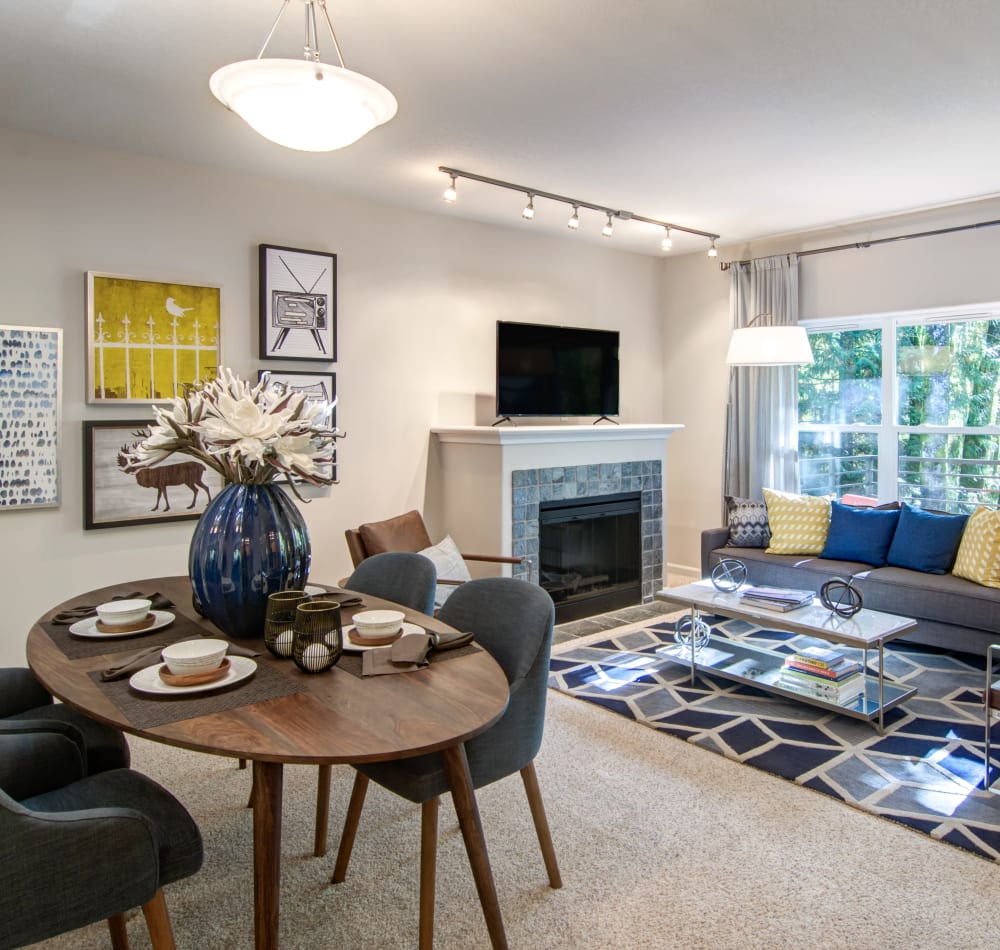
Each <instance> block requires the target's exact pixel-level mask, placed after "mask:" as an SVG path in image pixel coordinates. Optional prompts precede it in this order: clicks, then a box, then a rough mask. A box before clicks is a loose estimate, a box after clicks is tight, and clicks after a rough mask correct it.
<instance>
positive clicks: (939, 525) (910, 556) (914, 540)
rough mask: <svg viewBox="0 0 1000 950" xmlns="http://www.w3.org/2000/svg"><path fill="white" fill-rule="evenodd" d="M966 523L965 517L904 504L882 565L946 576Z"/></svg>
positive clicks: (953, 561) (966, 518)
mask: <svg viewBox="0 0 1000 950" xmlns="http://www.w3.org/2000/svg"><path fill="white" fill-rule="evenodd" d="M968 520H969V516H968V515H945V514H933V513H931V512H929V511H924V510H923V509H921V508H914V507H913V505H908V504H906V503H904V504H903V508H902V510H901V511H900V513H899V524H898V525H896V534H895V536H894V537H893V539H892V545H891V546H890V547H889V555H888V557H887V558H886V562H887V563H888V564H890V565H892V566H893V567H908V568H909V569H910V570H911V571H923V572H924V573H925V574H947V573H948V571H950V570H951V566H952V564H954V563H955V555H956V554H957V553H958V545H959V544H960V543H961V541H962V532H963V531H964V530H965V522H966V521H968Z"/></svg>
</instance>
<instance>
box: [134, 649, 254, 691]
mask: <svg viewBox="0 0 1000 950" xmlns="http://www.w3.org/2000/svg"><path fill="white" fill-rule="evenodd" d="M163 666H166V664H165V663H157V664H156V665H155V666H147V667H146V668H145V669H144V670H139V672H138V673H133V674H132V678H131V679H130V680H129V681H128V685H129V686H131V687H132V688H133V689H137V690H139V692H140V693H152V694H153V695H155V696H186V695H188V694H189V693H205V692H207V691H208V690H210V689H222V687H223V686H232V685H233V683H238V682H240V680H245V679H246V678H247V677H248V676H252V675H253V672H254V670H256V669H257V663H256V661H255V660H252V659H250V657H248V656H231V657H229V670H228V671H227V672H226V675H225V676H223V677H222V679H220V680H214V681H213V682H211V683H199V684H198V685H197V686H170V685H168V684H167V683H164V682H163V680H161V679H160V668H161V667H163Z"/></svg>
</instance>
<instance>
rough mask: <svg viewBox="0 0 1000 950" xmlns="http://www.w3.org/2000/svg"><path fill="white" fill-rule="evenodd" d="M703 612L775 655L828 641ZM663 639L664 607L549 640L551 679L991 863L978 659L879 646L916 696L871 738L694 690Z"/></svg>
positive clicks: (756, 694) (713, 690)
mask: <svg viewBox="0 0 1000 950" xmlns="http://www.w3.org/2000/svg"><path fill="white" fill-rule="evenodd" d="M671 616H676V614H674V615H671ZM703 619H704V620H706V621H707V622H709V623H710V624H711V625H712V628H713V632H714V633H715V634H718V635H722V636H723V637H731V638H735V639H750V640H752V641H754V642H756V643H758V644H760V645H762V646H767V647H770V648H772V649H774V650H777V651H779V652H782V653H792V652H796V651H797V650H799V649H801V648H802V647H803V646H808V645H819V646H829V644H825V643H821V642H819V641H816V640H813V639H810V638H808V637H803V636H798V635H794V634H790V633H783V632H781V631H777V630H768V629H766V628H764V627H759V626H755V625H753V624H750V623H747V622H745V621H742V620H732V619H726V618H722V617H711V616H706V615H703ZM674 644H675V640H674V625H673V621H672V620H671V619H670V618H669V617H668V616H664V617H661V618H654V619H652V620H646V621H644V622H639V623H633V624H630V625H628V626H625V627H620V628H617V629H613V630H607V631H602V632H600V633H594V634H591V635H590V636H587V637H582V638H580V639H577V640H574V641H570V642H567V643H562V644H559V645H557V646H555V647H553V650H552V663H551V676H550V686H551V687H552V688H554V689H557V690H559V691H561V692H564V693H568V694H569V695H571V696H574V697H576V698H577V699H581V700H585V701H586V702H589V703H594V704H597V705H599V706H603V707H604V708H606V709H609V710H611V711H613V712H615V713H618V714H619V715H622V716H626V717H628V718H629V719H634V720H635V721H636V722H639V723H642V724H643V725H646V726H649V727H651V728H653V729H656V730H659V731H661V732H665V733H668V734H669V735H671V736H675V737H677V738H680V739H684V740H685V741H687V742H691V743H694V744H696V745H698V746H701V747H702V748H705V749H710V750H711V751H713V752H716V753H719V754H720V755H724V756H726V757H727V758H730V759H734V760H736V761H737V762H741V763H744V764H746V765H751V766H754V767H756V768H759V769H762V770H764V771H766V772H770V773H772V774H774V775H778V776H781V777H782V778H785V779H787V780H789V781H791V782H795V783H796V784H798V785H801V786H803V787H805V788H809V789H813V790H814V791H817V792H821V793H823V794H824V795H829V796H831V797H833V798H836V799H839V800H840V801H842V802H845V803H847V804H849V805H852V806H854V807H856V808H860V809H863V810H864V811H868V812H871V813H873V814H875V815H879V816H881V817H883V818H887V819H890V820H892V821H895V822H899V823H900V824H903V825H907V826H909V827H910V828H913V829H915V830H916V831H919V832H922V833H924V834H927V835H930V836H931V837H932V838H935V839H938V840H941V841H946V842H948V843H950V844H953V845H956V846H958V847H960V848H964V849H966V850H968V851H971V852H973V853H975V854H978V855H980V856H982V857H983V858H986V859H988V860H991V861H1000V779H998V777H997V775H996V772H997V769H996V768H994V770H993V774H992V775H991V778H994V779H997V782H996V790H995V791H991V790H989V789H988V788H987V787H986V784H985V777H984V770H983V749H984V734H983V706H982V698H981V697H982V690H983V685H984V677H985V672H984V671H985V666H984V664H983V662H982V661H980V660H978V658H976V657H970V656H966V655H949V654H945V653H942V652H937V651H934V650H930V649H923V648H920V647H917V646H912V645H902V644H898V643H897V644H889V645H888V647H887V649H886V659H885V664H886V673H887V675H888V676H891V677H892V678H893V679H895V680H897V681H901V682H903V683H906V684H907V685H909V686H915V687H916V688H917V693H916V695H915V696H913V697H911V698H910V699H908V700H906V702H905V703H904V704H903V705H901V706H898V707H896V708H895V709H893V710H890V711H889V712H887V713H886V716H885V735H883V736H880V735H879V734H878V732H877V730H876V729H875V728H874V726H873V725H872V724H870V723H867V722H865V721H863V720H858V719H852V718H849V717H847V716H843V715H839V714H837V713H833V712H828V711H827V710H825V709H821V708H818V707H815V706H810V705H808V704H805V703H800V702H797V701H795V700H790V699H786V698H784V697H780V696H774V695H771V694H769V693H765V692H763V691H761V690H759V689H756V688H754V687H752V686H749V685H744V684H740V683H734V682H730V681H728V680H725V679H722V678H718V677H711V676H708V675H705V674H703V673H698V675H697V678H696V681H695V685H694V686H692V685H691V679H690V669H689V667H688V666H687V665H686V664H683V663H681V662H678V661H677V660H674V659H670V658H667V657H664V656H662V655H659V654H657V652H656V651H657V649H658V648H659V647H663V646H669V645H674ZM845 652H848V653H851V651H847V650H845ZM855 655H858V656H859V655H860V654H855ZM875 660H876V661H877V654H876V655H875ZM872 666H873V663H872V655H871V654H869V668H870V669H871V668H872ZM996 733H1000V726H998V727H997V729H996ZM996 739H997V745H996V747H997V748H1000V736H996Z"/></svg>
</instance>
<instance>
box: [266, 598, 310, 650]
mask: <svg viewBox="0 0 1000 950" xmlns="http://www.w3.org/2000/svg"><path fill="white" fill-rule="evenodd" d="M308 600H309V595H308V594H307V593H306V592H305V591H304V590H279V591H276V592H275V593H273V594H271V595H270V596H269V597H268V598H267V608H266V610H265V613H264V646H266V647H267V648H268V650H270V651H271V652H272V653H273V654H274V655H275V656H277V657H282V658H287V657H290V656H291V655H292V649H293V647H294V645H295V609H296V608H297V607H298V606H299V604H302V603H305V602H306V601H308Z"/></svg>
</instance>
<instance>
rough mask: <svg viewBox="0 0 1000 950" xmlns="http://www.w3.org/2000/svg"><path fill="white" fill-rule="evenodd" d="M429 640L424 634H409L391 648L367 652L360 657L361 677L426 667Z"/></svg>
mask: <svg viewBox="0 0 1000 950" xmlns="http://www.w3.org/2000/svg"><path fill="white" fill-rule="evenodd" d="M430 648H431V638H430V637H429V636H428V635H427V634H426V633H409V634H407V635H406V636H405V637H400V638H399V639H398V640H397V641H396V642H395V643H393V644H392V645H391V646H387V647H381V648H379V649H377V650H367V651H365V652H364V653H363V654H362V655H361V675H362V676H381V675H382V674H384V673H409V672H411V671H412V670H419V669H420V668H421V667H424V666H427V652H428V651H429V650H430Z"/></svg>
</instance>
